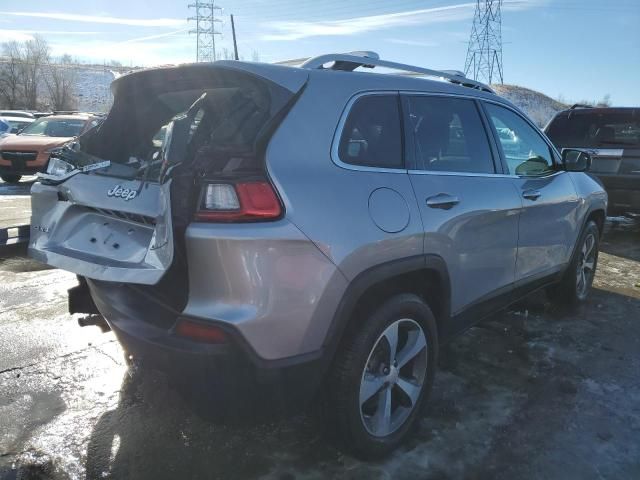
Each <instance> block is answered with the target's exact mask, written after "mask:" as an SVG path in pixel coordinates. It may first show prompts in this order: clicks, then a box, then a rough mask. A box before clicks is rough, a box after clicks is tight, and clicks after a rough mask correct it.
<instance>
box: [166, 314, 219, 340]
mask: <svg viewBox="0 0 640 480" xmlns="http://www.w3.org/2000/svg"><path fill="white" fill-rule="evenodd" d="M175 333H176V335H179V336H181V337H186V338H189V339H191V340H195V341H197V342H202V343H227V334H226V333H224V331H223V330H222V329H221V328H219V327H217V326H216V325H206V324H204V323H198V322H193V321H191V320H188V319H184V318H183V319H181V320H179V321H178V324H177V325H176V329H175Z"/></svg>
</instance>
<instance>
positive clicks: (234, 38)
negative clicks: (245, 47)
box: [231, 13, 240, 60]
mask: <svg viewBox="0 0 640 480" xmlns="http://www.w3.org/2000/svg"><path fill="white" fill-rule="evenodd" d="M231 33H233V55H234V58H235V59H236V60H240V58H238V44H237V43H236V24H235V23H234V22H233V13H232V14H231Z"/></svg>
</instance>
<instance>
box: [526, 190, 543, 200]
mask: <svg viewBox="0 0 640 480" xmlns="http://www.w3.org/2000/svg"><path fill="white" fill-rule="evenodd" d="M541 195H542V194H541V193H540V192H539V191H538V190H525V191H524V192H523V193H522V196H523V197H524V198H526V199H527V200H537V199H539V198H540V196H541Z"/></svg>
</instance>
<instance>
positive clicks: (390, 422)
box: [327, 294, 438, 458]
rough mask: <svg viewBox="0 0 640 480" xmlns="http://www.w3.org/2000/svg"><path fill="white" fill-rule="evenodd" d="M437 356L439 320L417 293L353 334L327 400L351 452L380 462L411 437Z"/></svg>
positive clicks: (392, 303) (390, 303) (400, 298)
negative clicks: (437, 323) (437, 320)
mask: <svg viewBox="0 0 640 480" xmlns="http://www.w3.org/2000/svg"><path fill="white" fill-rule="evenodd" d="M394 344H395V347H394ZM437 353H438V334H437V328H436V322H435V318H434V316H433V314H432V313H431V310H430V309H429V307H428V305H427V304H426V303H425V302H424V301H423V300H422V299H421V298H419V297H418V296H416V295H413V294H401V295H396V296H394V297H392V298H391V299H389V300H387V301H386V302H385V303H384V304H382V305H381V306H380V307H379V308H377V309H376V310H375V311H374V312H373V313H372V314H371V315H369V317H368V318H366V319H364V320H363V321H362V322H360V323H359V324H358V325H357V328H354V329H353V331H352V332H351V334H350V335H348V336H347V337H346V338H345V341H344V342H343V344H342V346H341V350H340V351H339V352H338V354H337V357H336V361H335V363H334V365H333V368H332V371H331V372H330V378H329V382H328V388H329V391H328V395H327V396H328V402H327V414H328V416H329V420H330V421H331V423H332V424H333V425H334V431H335V433H336V434H337V435H338V440H339V441H340V442H341V443H342V444H343V445H344V447H345V448H346V449H347V450H350V451H351V452H353V453H354V454H356V455H357V456H359V457H362V458H379V457H381V456H384V455H386V454H388V453H390V452H391V451H392V450H394V449H395V448H396V447H397V446H398V445H399V444H400V443H401V442H402V441H403V440H404V439H405V438H406V437H407V436H408V435H409V433H410V431H411V430H412V428H413V427H414V426H415V424H416V421H417V419H418V417H419V414H420V412H421V410H422V407H423V405H424V404H425V402H426V400H427V397H428V395H429V391H430V389H431V386H432V384H433V379H434V375H435V369H436V361H437Z"/></svg>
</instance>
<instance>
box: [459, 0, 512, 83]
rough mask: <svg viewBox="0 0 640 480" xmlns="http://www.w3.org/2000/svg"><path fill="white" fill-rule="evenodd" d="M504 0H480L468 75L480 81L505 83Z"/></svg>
mask: <svg viewBox="0 0 640 480" xmlns="http://www.w3.org/2000/svg"><path fill="white" fill-rule="evenodd" d="M500 7H502V0H476V12H475V15H474V16H473V26H472V27H471V37H470V38H469V48H468V50H467V60H466V61H465V65H464V74H465V75H466V76H467V77H470V78H473V79H474V80H477V81H479V82H485V83H488V84H491V83H493V81H494V80H495V81H496V82H498V81H499V82H500V83H504V78H503V74H502V13H501V11H500V10H501V8H500Z"/></svg>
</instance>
